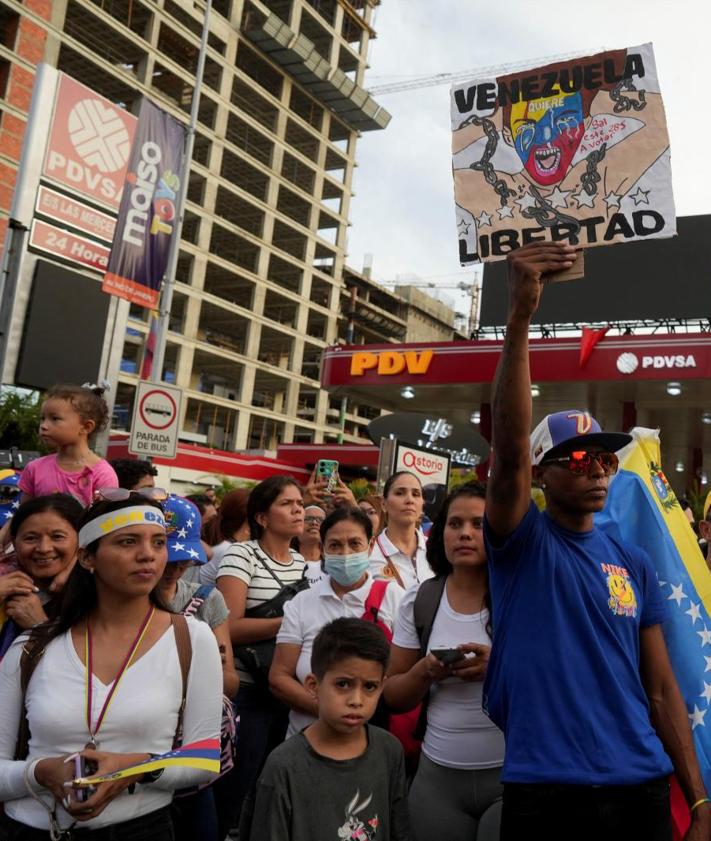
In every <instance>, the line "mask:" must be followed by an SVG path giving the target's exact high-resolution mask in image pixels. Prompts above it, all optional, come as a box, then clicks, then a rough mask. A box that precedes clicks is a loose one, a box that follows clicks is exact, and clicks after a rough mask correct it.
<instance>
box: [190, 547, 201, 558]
mask: <svg viewBox="0 0 711 841" xmlns="http://www.w3.org/2000/svg"><path fill="white" fill-rule="evenodd" d="M188 555H190V557H191V558H199V557H200V554H199V553H198V552H196V551H195V550H194V549H188Z"/></svg>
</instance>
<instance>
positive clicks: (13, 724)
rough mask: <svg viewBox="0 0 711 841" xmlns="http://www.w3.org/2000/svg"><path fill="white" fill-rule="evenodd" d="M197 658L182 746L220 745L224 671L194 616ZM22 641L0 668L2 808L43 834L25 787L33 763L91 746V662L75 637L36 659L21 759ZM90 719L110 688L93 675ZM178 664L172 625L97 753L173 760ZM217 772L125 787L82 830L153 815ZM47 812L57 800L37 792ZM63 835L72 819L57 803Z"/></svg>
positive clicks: (43, 818)
mask: <svg viewBox="0 0 711 841" xmlns="http://www.w3.org/2000/svg"><path fill="white" fill-rule="evenodd" d="M187 622H188V627H189V629H190V639H191V641H192V649H193V650H192V659H191V664H190V672H189V675H188V687H187V695H186V703H185V713H184V716H183V744H189V743H190V742H196V741H200V740H202V739H219V738H220V724H221V718H222V664H221V662H220V654H219V651H218V649H217V641H216V639H215V636H214V634H213V633H212V631H211V630H210V628H209V626H208V625H207V624H205V623H204V622H200V621H198V620H197V619H192V618H188V619H187ZM24 641H25V637H21V638H20V639H19V640H18V641H17V642H15V643H14V644H13V645H12V646H11V647H10V649H9V650H8V652H7V654H6V655H5V657H4V658H3V661H2V663H1V664H0V802H4V804H5V811H6V813H7V814H8V815H9V816H10V817H11V818H13V819H14V820H16V821H20V822H21V823H24V824H26V825H28V826H32V827H35V828H36V829H45V830H46V829H48V816H47V811H46V809H44V808H43V807H42V806H41V805H40V804H39V803H38V802H37V801H36V800H34V799H33V798H32V797H30V796H29V795H28V793H27V789H26V788H25V780H24V773H25V767H26V765H27V764H28V763H31V762H32V761H34V760H35V759H40V758H42V757H47V756H61V755H62V754H69V753H74V752H75V751H78V750H81V749H82V748H83V747H84V746H85V745H86V743H87V742H88V740H89V733H88V732H87V726H86V717H85V703H86V701H85V697H86V696H85V686H84V684H85V675H86V671H85V668H84V664H83V663H82V661H81V660H80V659H79V656H78V655H77V652H76V650H75V648H74V644H73V643H72V639H71V633H70V632H69V631H68V632H67V633H65V634H63V635H62V636H60V637H57V638H56V639H54V640H52V642H50V644H49V645H48V646H47V648H46V650H45V652H44V654H43V655H42V657H41V659H40V660H39V662H38V664H37V667H36V668H35V671H34V673H33V675H32V679H31V680H30V684H29V686H28V688H27V697H26V705H27V716H28V721H29V725H30V732H31V737H30V741H29V753H28V756H27V759H26V760H24V759H23V760H19V761H15V760H14V759H13V756H14V754H15V744H16V741H17V733H18V727H19V723H20V715H21V712H22V693H21V691H20V665H19V664H20V657H21V654H22V645H23V642H24ZM93 686H94V695H93V703H92V706H93V716H92V720H93V721H96V719H97V717H98V715H99V712H100V710H101V708H102V707H103V705H104V702H105V701H106V697H107V695H108V692H109V689H110V688H111V687H110V685H105V684H103V683H102V682H101V681H100V680H99V679H98V678H97V677H94V683H93ZM182 691H183V689H182V678H181V675H180V662H179V660H178V651H177V648H176V644H175V635H174V633H173V630H172V628H169V629H168V630H167V631H166V632H165V633H164V634H163V636H162V637H161V638H160V639H159V640H158V641H157V642H156V643H155V644H154V645H153V647H152V648H150V649H149V650H148V651H147V652H146V653H145V654H144V655H143V656H142V657H139V659H138V660H136V661H135V662H134V663H132V664H131V666H130V667H129V668H128V669H127V670H126V672H125V674H124V676H123V678H122V679H121V683H120V684H119V686H118V688H117V690H116V692H115V693H114V697H113V700H112V702H111V706H110V707H109V709H108V711H107V713H106V717H105V718H104V722H103V724H102V726H101V729H100V730H99V733H98V736H97V741H98V743H99V748H100V750H105V751H109V752H114V753H156V754H161V753H166V752H167V751H169V750H170V749H171V748H172V746H173V737H174V736H175V728H176V724H177V721H178V710H179V708H180V701H181V697H182ZM210 777H211V774H209V773H208V772H205V771H201V770H197V769H194V768H182V767H171V768H166V769H165V770H164V771H163V773H162V774H161V776H160V777H159V778H158V780H156V782H154V783H150V784H148V785H139V786H136V790H135V793H134V794H129V793H128V791H126V790H124V791H123V792H121V794H119V795H118V796H117V797H116V798H115V799H114V800H112V801H111V803H109V805H108V806H107V807H106V809H105V810H104V811H103V812H102V813H101V814H100V815H98V817H96V818H92V819H91V820H89V821H87V822H86V823H84V824H82V826H86V828H87V829H99V828H100V827H104V826H109V825H111V824H115V823H119V822H121V821H128V820H132V819H133V818H137V817H140V816H141V815H147V814H148V813H150V812H154V811H155V810H156V809H161V808H163V807H164V806H167V805H168V804H169V803H170V801H171V800H172V797H173V791H174V790H175V789H180V788H185V787H186V786H191V785H195V784H198V783H202V782H206V781H207V780H209V779H210ZM36 791H37V793H38V794H39V795H40V796H41V797H42V799H43V800H44V801H45V803H47V804H48V805H50V806H51V805H53V804H54V797H53V796H52V795H50V794H49V792H48V791H47V790H46V789H42V788H40V787H39V785H37V786H36ZM57 818H58V820H59V823H60V825H61V826H62V827H63V828H66V827H68V826H70V825H71V823H72V821H73V818H71V817H70V816H69V815H68V814H67V813H66V812H65V811H64V809H62V808H61V806H57Z"/></svg>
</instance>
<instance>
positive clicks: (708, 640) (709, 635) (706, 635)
mask: <svg viewBox="0 0 711 841" xmlns="http://www.w3.org/2000/svg"><path fill="white" fill-rule="evenodd" d="M696 633H697V634H698V635H699V636H700V637H701V647H702V648H703V647H704V646H705V645H711V631H709V629H708V628H706V627H704V629H703V631H697V632H696Z"/></svg>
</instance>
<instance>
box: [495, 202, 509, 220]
mask: <svg viewBox="0 0 711 841" xmlns="http://www.w3.org/2000/svg"><path fill="white" fill-rule="evenodd" d="M496 212H497V213H498V214H499V219H513V208H512V207H511V206H510V205H508V204H505V205H504V206H503V207H499V208H497V210H496Z"/></svg>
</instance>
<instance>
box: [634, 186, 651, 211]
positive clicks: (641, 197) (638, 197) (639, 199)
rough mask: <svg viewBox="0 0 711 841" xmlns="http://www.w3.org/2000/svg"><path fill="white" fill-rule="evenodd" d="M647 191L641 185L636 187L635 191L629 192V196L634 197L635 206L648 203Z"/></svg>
mask: <svg viewBox="0 0 711 841" xmlns="http://www.w3.org/2000/svg"><path fill="white" fill-rule="evenodd" d="M649 193H650V191H649V190H643V189H642V188H641V187H637V192H636V193H634V194H630V198H631V199H634V206H635V207H637V205H638V204H649V199H648V198H647V196H648V195H649Z"/></svg>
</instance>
